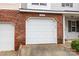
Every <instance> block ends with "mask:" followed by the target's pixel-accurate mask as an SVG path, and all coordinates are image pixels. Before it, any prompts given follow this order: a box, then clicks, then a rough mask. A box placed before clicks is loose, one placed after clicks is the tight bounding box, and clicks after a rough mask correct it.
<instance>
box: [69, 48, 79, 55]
mask: <svg viewBox="0 0 79 59" xmlns="http://www.w3.org/2000/svg"><path fill="white" fill-rule="evenodd" d="M70 50H71V51H72V52H74V53H76V54H77V55H79V52H77V51H76V50H74V49H72V48H70Z"/></svg>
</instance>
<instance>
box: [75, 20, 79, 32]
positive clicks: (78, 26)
mask: <svg viewBox="0 0 79 59" xmlns="http://www.w3.org/2000/svg"><path fill="white" fill-rule="evenodd" d="M76 24H77V27H76V29H77V32H79V21H76Z"/></svg>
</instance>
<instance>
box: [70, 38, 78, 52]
mask: <svg viewBox="0 0 79 59" xmlns="http://www.w3.org/2000/svg"><path fill="white" fill-rule="evenodd" d="M71 48H72V49H75V50H76V51H79V39H77V40H73V41H72V42H71Z"/></svg>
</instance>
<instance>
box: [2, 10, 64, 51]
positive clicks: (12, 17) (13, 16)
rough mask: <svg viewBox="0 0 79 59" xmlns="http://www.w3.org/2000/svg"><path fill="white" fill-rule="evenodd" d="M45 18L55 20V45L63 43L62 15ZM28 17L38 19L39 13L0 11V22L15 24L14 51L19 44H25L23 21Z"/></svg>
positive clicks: (50, 15) (49, 15) (47, 15)
mask: <svg viewBox="0 0 79 59" xmlns="http://www.w3.org/2000/svg"><path fill="white" fill-rule="evenodd" d="M45 15H46V16H45V17H50V18H55V19H56V20H57V43H63V23H62V14H47V13H46V14H45ZM29 17H39V13H31V12H19V11H18V10H0V22H7V23H8V22H11V23H14V24H15V50H18V48H19V45H20V44H23V45H24V44H25V42H26V41H25V40H26V39H25V36H26V35H25V21H26V20H27V19H28V18H29Z"/></svg>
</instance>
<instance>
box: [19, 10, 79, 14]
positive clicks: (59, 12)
mask: <svg viewBox="0 0 79 59" xmlns="http://www.w3.org/2000/svg"><path fill="white" fill-rule="evenodd" d="M19 11H20V12H38V13H56V14H61V13H62V14H79V12H65V11H48V10H47V11H45V10H29V9H28V10H22V9H20V10H19Z"/></svg>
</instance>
